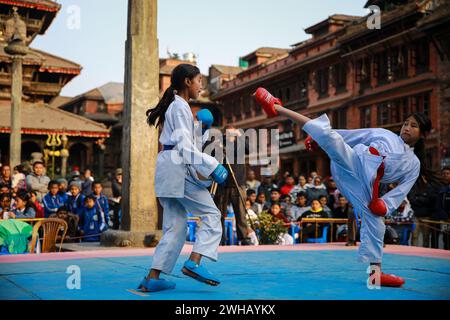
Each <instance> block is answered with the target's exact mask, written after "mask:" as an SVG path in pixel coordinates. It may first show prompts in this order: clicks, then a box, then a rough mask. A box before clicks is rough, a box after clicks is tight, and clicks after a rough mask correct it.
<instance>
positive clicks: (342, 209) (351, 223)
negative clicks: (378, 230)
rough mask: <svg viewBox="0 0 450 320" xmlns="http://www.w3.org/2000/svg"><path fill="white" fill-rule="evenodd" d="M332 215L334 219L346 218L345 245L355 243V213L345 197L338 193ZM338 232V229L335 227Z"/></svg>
mask: <svg viewBox="0 0 450 320" xmlns="http://www.w3.org/2000/svg"><path fill="white" fill-rule="evenodd" d="M332 217H333V218H334V219H348V220H347V243H346V246H354V245H356V225H355V223H356V221H355V213H354V212H353V207H352V206H351V204H350V203H349V202H348V201H347V199H346V198H345V197H344V196H343V195H342V194H339V197H338V201H337V207H336V208H334V210H333V214H332ZM336 231H337V232H338V231H339V230H338V229H336ZM333 236H334V235H333Z"/></svg>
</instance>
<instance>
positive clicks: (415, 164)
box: [254, 88, 431, 287]
mask: <svg viewBox="0 0 450 320" xmlns="http://www.w3.org/2000/svg"><path fill="white" fill-rule="evenodd" d="M254 96H255V98H256V100H257V102H259V104H261V106H262V107H263V108H264V111H265V112H266V113H267V115H268V116H269V117H274V116H277V115H282V116H286V117H288V118H289V119H291V120H293V121H295V122H297V123H298V124H299V125H300V126H302V127H303V130H304V131H306V132H307V133H308V134H309V136H308V138H307V139H305V145H306V147H307V149H309V150H311V149H314V146H317V144H318V145H319V146H320V147H321V148H322V149H323V150H324V151H325V152H326V153H327V154H328V156H329V157H330V159H331V172H332V175H333V178H334V179H335V181H336V184H337V187H338V189H339V190H340V191H341V192H342V193H343V195H344V196H345V197H346V198H347V199H349V201H350V202H351V203H352V205H353V206H354V208H355V212H356V213H358V214H359V216H360V218H361V221H362V223H361V230H360V234H361V245H360V247H359V260H360V261H361V262H366V263H369V264H370V265H371V268H370V269H371V276H370V277H369V280H370V284H375V285H381V286H393V287H399V286H401V285H403V283H404V280H403V279H402V278H400V277H397V276H394V275H389V274H384V273H382V272H381V260H382V254H383V238H384V233H385V224H384V220H383V217H384V216H385V215H386V214H388V213H391V212H392V211H394V210H395V209H397V208H398V207H399V206H400V204H401V203H402V201H403V200H404V199H405V198H406V196H407V194H408V192H409V191H410V189H411V188H412V186H413V185H414V183H415V181H416V179H417V178H418V176H419V174H424V173H425V171H426V168H425V161H422V160H424V159H423V158H424V138H425V136H426V134H427V133H428V132H429V131H430V130H431V122H430V120H429V119H428V118H427V117H426V116H424V115H423V114H420V113H415V114H412V115H411V116H409V117H408V118H407V119H406V121H405V122H404V124H403V126H402V129H401V133H400V136H398V135H396V134H395V133H393V132H392V131H389V130H386V129H381V128H380V129H357V130H333V129H332V128H331V126H330V121H329V119H328V117H327V115H326V114H323V115H322V116H320V117H319V118H317V119H314V120H311V119H310V118H308V117H305V116H303V115H301V114H299V113H296V112H294V111H292V110H289V109H286V108H284V107H282V103H281V101H280V100H279V99H277V98H274V97H273V96H272V95H271V94H270V93H269V92H267V90H265V89H263V88H258V90H257V91H256V92H255V94H254ZM415 146H416V148H414V147H415ZM418 156H419V158H420V160H419V158H418ZM421 161H422V162H421ZM380 182H381V183H393V182H397V183H398V186H397V187H396V188H394V189H393V190H391V191H389V192H388V193H386V194H385V195H383V196H382V197H379V195H378V187H379V183H380ZM369 280H368V283H369Z"/></svg>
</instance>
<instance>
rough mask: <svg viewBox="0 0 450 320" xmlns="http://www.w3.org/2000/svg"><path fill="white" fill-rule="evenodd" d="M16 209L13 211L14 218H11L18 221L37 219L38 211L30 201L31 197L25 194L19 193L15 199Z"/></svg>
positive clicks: (23, 192)
mask: <svg viewBox="0 0 450 320" xmlns="http://www.w3.org/2000/svg"><path fill="white" fill-rule="evenodd" d="M15 201H16V208H15V209H14V210H13V211H12V213H13V216H12V217H11V216H10V218H16V219H33V218H35V217H36V209H35V208H34V204H33V202H32V201H31V199H30V196H29V195H28V194H27V193H26V192H25V191H21V192H18V194H17V195H16V198H15Z"/></svg>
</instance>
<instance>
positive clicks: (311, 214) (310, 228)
mask: <svg viewBox="0 0 450 320" xmlns="http://www.w3.org/2000/svg"><path fill="white" fill-rule="evenodd" d="M305 218H308V219H310V218H315V219H317V218H328V217H327V215H326V213H325V212H324V211H323V209H322V206H321V204H320V201H319V199H313V200H312V201H311V210H308V211H306V212H304V213H303V214H302V216H301V219H305ZM316 227H317V238H320V237H322V231H323V227H324V224H323V223H318V224H317V226H316V223H304V224H302V232H301V234H302V236H303V238H302V239H300V240H301V241H302V242H305V241H306V239H308V238H316Z"/></svg>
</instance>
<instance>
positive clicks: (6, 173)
mask: <svg viewBox="0 0 450 320" xmlns="http://www.w3.org/2000/svg"><path fill="white" fill-rule="evenodd" d="M0 173H1V174H0V185H3V186H6V187H8V189H11V188H12V178H11V167H10V166H9V165H7V164H5V165H3V166H2V167H1V171H0Z"/></svg>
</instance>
